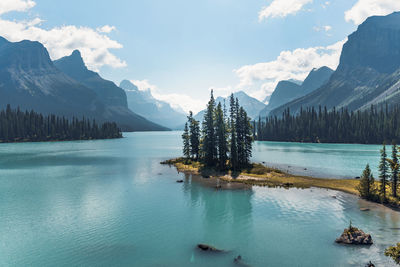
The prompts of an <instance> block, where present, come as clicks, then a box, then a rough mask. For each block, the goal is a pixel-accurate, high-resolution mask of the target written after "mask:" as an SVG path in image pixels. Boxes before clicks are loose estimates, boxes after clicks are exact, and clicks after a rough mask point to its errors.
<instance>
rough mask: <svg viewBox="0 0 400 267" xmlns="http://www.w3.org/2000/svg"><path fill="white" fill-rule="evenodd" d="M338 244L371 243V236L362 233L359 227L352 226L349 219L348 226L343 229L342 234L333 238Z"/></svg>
mask: <svg viewBox="0 0 400 267" xmlns="http://www.w3.org/2000/svg"><path fill="white" fill-rule="evenodd" d="M335 242H336V243H338V244H346V245H372V244H373V241H372V237H371V235H369V234H366V233H364V232H363V231H362V230H361V229H358V228H357V227H354V226H352V224H351V221H350V226H349V227H348V228H346V229H344V231H343V233H342V235H341V236H340V237H339V238H337V239H336V240H335Z"/></svg>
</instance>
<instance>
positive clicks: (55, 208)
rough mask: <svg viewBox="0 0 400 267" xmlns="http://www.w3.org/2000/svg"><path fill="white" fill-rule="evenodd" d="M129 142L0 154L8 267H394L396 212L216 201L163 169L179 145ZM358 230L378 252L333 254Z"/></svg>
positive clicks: (205, 185)
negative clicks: (238, 264) (345, 234)
mask: <svg viewBox="0 0 400 267" xmlns="http://www.w3.org/2000/svg"><path fill="white" fill-rule="evenodd" d="M127 136H128V137H127V138H124V139H121V140H106V141H89V142H64V143H37V144H2V145H0V212H1V213H0V216H1V220H0V236H1V240H0V266H71V265H72V266H232V265H233V258H234V257H236V256H238V255H241V256H242V257H243V260H244V262H246V263H247V264H249V265H251V266H363V265H364V264H365V263H366V262H368V261H369V260H372V261H373V262H374V263H376V264H378V265H381V266H391V265H393V262H391V261H390V259H388V258H386V257H384V256H383V251H384V249H385V248H386V247H387V246H389V245H392V244H394V243H396V242H398V241H400V217H399V213H398V212H394V211H391V210H389V209H386V208H382V207H381V206H379V205H376V204H372V203H368V202H365V201H362V200H359V199H357V198H356V197H354V196H350V195H347V194H344V193H340V192H335V191H329V190H320V189H306V190H301V189H290V190H286V189H280V188H260V187H255V188H252V189H249V190H216V189H215V188H214V187H213V186H212V185H211V184H210V183H209V181H208V180H203V179H201V178H199V177H196V176H192V175H187V174H183V173H181V174H178V173H177V172H176V171H175V169H174V168H170V167H168V166H164V165H160V164H159V162H160V161H162V160H164V159H167V158H170V157H174V156H179V155H180V153H181V148H180V133H175V132H169V133H135V134H127ZM268 146H269V145H267V146H266V147H264V145H257V146H256V148H257V153H256V156H255V157H258V156H259V155H260V154H261V153H262V149H263V148H266V149H267V148H268ZM271 146H275V150H274V151H275V152H274V153H277V154H278V157H277V158H279V154H280V153H284V152H279V151H280V150H281V149H280V148H277V147H276V146H277V145H276V144H272V145H271ZM279 146H282V144H279ZM285 146H286V148H285V149H284V150H285V153H289V154H290V153H294V152H293V151H296V152H295V153H297V154H296V155H297V156H298V157H300V158H301V157H304V159H303V160H305V159H307V157H310V156H309V155H310V154H311V155H314V154H316V153H318V154H319V157H321V158H323V156H322V155H323V154H321V153H320V152H319V151H315V152H311V153H310V152H309V151H310V150H316V149H317V148H316V147H313V146H311V147H310V145H309V144H304V149H303V150H305V151H307V152H304V153H305V154H302V148H301V144H294V145H293V147H290V145H288V144H285ZM321 149H323V150H324V149H325V148H324V147H321ZM352 149H353V151H357V150H359V149H360V147H358V145H355V147H354V148H352ZM342 150H343V147H342V145H338V147H337V148H336V147H335V145H331V146H329V151H335V153H337V157H340V156H341V155H342V153H346V152H338V151H342ZM276 151H278V152H276ZM371 151H372V150H371ZM268 153H270V152H268V151H266V152H265V153H264V156H263V157H264V158H265V157H267V156H266V155H269V154H268ZM347 156H349V155H347ZM328 157H334V155H333V154H332V153H331V154H330V156H328ZM269 159H271V161H272V160H273V159H272V158H269ZM337 160H338V161H340V159H337ZM297 161H298V162H300V161H301V160H300V159H297ZM291 164H292V163H291ZM344 171H347V169H345V170H344ZM350 171H351V169H350ZM179 179H182V180H183V181H184V182H183V183H176V180H179ZM362 207H366V208H369V209H370V210H369V211H366V212H362V211H360V208H362ZM350 220H352V221H353V223H354V224H355V225H357V226H359V227H360V228H362V229H363V230H365V231H366V232H368V233H371V235H372V237H373V239H374V241H375V244H374V245H373V246H371V247H346V246H340V245H336V244H335V243H334V240H335V239H336V238H337V237H338V236H339V235H340V234H341V232H342V231H343V228H345V227H346V226H347V225H348V223H349V221H350ZM198 243H207V244H210V245H213V246H216V247H218V248H221V249H224V250H227V253H223V254H221V255H208V254H207V253H202V252H200V251H198V250H197V249H196V248H195V246H196V244H198Z"/></svg>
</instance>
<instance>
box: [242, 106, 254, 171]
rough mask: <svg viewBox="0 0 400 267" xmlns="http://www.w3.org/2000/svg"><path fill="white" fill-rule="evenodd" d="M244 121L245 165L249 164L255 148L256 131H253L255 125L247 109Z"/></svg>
mask: <svg viewBox="0 0 400 267" xmlns="http://www.w3.org/2000/svg"><path fill="white" fill-rule="evenodd" d="M243 111H244V110H243ZM243 123H244V165H249V164H250V159H251V156H252V150H253V135H254V133H253V127H252V126H251V122H250V118H249V117H247V113H246V111H244V113H243Z"/></svg>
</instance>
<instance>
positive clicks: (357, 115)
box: [254, 106, 400, 144]
mask: <svg viewBox="0 0 400 267" xmlns="http://www.w3.org/2000/svg"><path fill="white" fill-rule="evenodd" d="M399 119H400V108H399V106H395V107H391V108H388V107H387V106H386V107H382V108H379V109H377V108H375V107H374V106H371V108H370V109H369V110H365V111H355V112H349V111H348V110H347V109H340V110H336V109H335V108H333V110H331V111H328V110H327V108H326V107H325V108H321V107H319V108H318V109H315V108H307V109H301V110H300V112H299V113H298V114H294V115H293V114H290V110H289V109H287V110H285V111H284V112H283V114H282V117H276V116H274V117H267V118H266V119H265V120H261V119H260V120H259V121H258V122H254V125H255V128H256V133H255V138H256V140H260V141H284V142H313V143H360V144H382V143H383V142H386V143H389V144H390V143H392V142H393V141H395V142H398V141H400V140H399V137H400V120H399Z"/></svg>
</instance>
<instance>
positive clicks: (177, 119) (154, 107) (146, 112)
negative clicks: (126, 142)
mask: <svg viewBox="0 0 400 267" xmlns="http://www.w3.org/2000/svg"><path fill="white" fill-rule="evenodd" d="M119 86H120V87H121V88H122V89H124V90H125V93H126V95H127V98H128V107H129V109H131V110H132V111H133V112H135V113H137V114H139V115H141V116H143V117H145V118H146V119H148V120H150V121H153V122H155V123H158V124H160V125H164V126H166V127H168V128H170V129H182V125H184V123H185V122H186V120H187V118H186V114H184V113H183V112H179V111H177V110H175V109H174V108H172V107H171V105H170V104H168V103H167V102H164V101H160V100H157V99H155V98H154V97H153V96H152V94H151V92H150V90H147V91H140V90H139V89H138V87H137V86H136V85H134V84H133V83H132V82H130V81H128V80H123V81H122V82H121V83H120V85H119Z"/></svg>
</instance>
